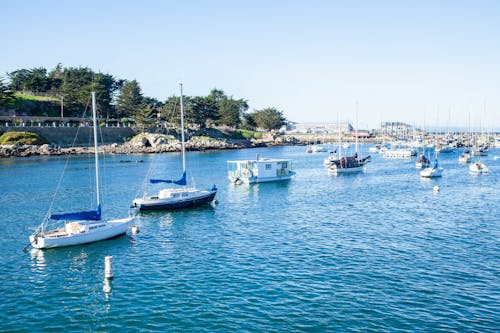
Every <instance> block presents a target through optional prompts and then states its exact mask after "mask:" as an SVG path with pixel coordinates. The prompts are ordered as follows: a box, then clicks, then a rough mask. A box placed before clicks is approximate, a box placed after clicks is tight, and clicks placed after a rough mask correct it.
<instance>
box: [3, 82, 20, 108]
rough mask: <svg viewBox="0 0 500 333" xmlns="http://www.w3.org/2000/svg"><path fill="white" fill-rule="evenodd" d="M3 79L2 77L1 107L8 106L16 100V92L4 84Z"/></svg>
mask: <svg viewBox="0 0 500 333" xmlns="http://www.w3.org/2000/svg"><path fill="white" fill-rule="evenodd" d="M3 80H4V79H3V78H2V77H0V105H7V104H9V103H11V102H13V101H15V100H16V97H15V96H14V92H13V91H12V90H11V89H10V87H9V86H8V85H7V84H6V83H4V82H3Z"/></svg>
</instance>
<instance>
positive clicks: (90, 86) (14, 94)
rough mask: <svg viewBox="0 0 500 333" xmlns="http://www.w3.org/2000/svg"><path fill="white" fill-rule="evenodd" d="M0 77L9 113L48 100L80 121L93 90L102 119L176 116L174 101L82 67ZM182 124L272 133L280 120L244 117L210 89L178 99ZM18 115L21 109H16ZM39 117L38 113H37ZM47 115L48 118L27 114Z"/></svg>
mask: <svg viewBox="0 0 500 333" xmlns="http://www.w3.org/2000/svg"><path fill="white" fill-rule="evenodd" d="M7 78H8V80H5V79H3V80H2V79H1V78H0V106H2V105H3V106H4V107H5V108H14V109H16V105H17V106H18V107H19V103H17V104H16V99H20V98H22V96H23V95H37V96H46V97H52V98H53V103H54V104H56V103H57V105H59V104H60V103H62V104H63V106H64V116H68V117H69V116H73V117H79V116H81V114H82V112H83V110H85V108H87V107H88V104H89V98H90V92H91V91H95V92H96V96H97V103H98V105H99V109H100V113H101V116H103V117H105V118H107V119H124V118H129V119H130V118H131V119H133V120H134V121H135V122H136V123H138V124H148V123H154V122H157V121H159V120H167V121H175V120H176V118H177V119H178V117H179V112H178V111H179V97H178V96H175V95H173V96H171V97H169V98H168V99H167V100H166V101H164V102H162V101H159V100H158V99H156V98H152V97H147V96H144V95H143V93H142V90H141V87H140V84H139V82H137V81H136V80H131V81H129V80H123V79H118V78H115V77H113V76H112V75H110V74H103V73H95V72H94V71H92V70H91V69H89V68H87V67H78V68H75V67H68V68H66V67H63V66H62V65H61V64H58V65H57V66H56V67H55V68H54V69H53V70H51V71H48V70H47V69H45V68H43V67H39V68H32V69H19V70H16V71H13V72H10V73H7ZM184 111H185V120H186V122H187V123H189V124H190V125H195V126H198V127H200V128H206V127H211V126H229V127H232V128H243V129H256V128H261V129H266V130H271V129H277V128H279V127H280V126H282V125H283V124H284V123H285V121H286V119H285V117H284V116H283V113H282V112H281V111H279V110H277V109H276V108H272V107H269V108H264V109H262V110H254V111H252V112H249V106H248V102H247V100H245V99H234V98H233V97H232V96H227V95H226V94H225V93H224V91H222V90H219V89H213V90H212V91H211V92H210V93H209V94H208V95H207V96H184ZM16 112H18V113H20V114H22V113H23V110H16ZM42 112H43V111H42ZM32 115H35V116H47V115H48V114H46V113H45V114H32Z"/></svg>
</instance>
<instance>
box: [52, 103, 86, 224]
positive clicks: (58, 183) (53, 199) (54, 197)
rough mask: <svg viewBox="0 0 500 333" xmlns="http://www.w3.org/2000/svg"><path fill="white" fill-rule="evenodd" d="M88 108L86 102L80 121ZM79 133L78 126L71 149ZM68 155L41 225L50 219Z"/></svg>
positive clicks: (66, 165) (66, 166)
mask: <svg viewBox="0 0 500 333" xmlns="http://www.w3.org/2000/svg"><path fill="white" fill-rule="evenodd" d="M88 107H89V100H87V105H86V106H85V109H84V110H83V113H82V116H81V117H80V121H82V120H83V119H85V114H86V113H87V109H88ZM79 132H80V126H78V128H77V129H76V134H75V137H74V138H73V143H72V144H71V147H75V144H76V139H77V138H78V133H79ZM70 155H71V154H68V155H66V161H65V163H64V168H63V171H62V172H61V175H60V176H59V181H58V182H57V186H56V190H55V192H54V195H53V196H52V201H51V203H50V205H49V210H48V211H47V214H46V215H45V218H44V221H43V224H46V222H47V221H48V220H49V219H50V215H51V212H52V208H53V207H54V202H55V201H56V197H57V195H58V193H59V191H60V189H61V184H62V180H63V177H64V174H65V173H66V169H67V168H68V164H69V158H70ZM43 224H42V225H43Z"/></svg>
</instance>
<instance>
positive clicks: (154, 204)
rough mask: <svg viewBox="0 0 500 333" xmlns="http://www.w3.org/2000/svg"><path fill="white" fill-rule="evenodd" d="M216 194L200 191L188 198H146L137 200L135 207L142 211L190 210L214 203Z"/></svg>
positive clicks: (214, 192)
mask: <svg viewBox="0 0 500 333" xmlns="http://www.w3.org/2000/svg"><path fill="white" fill-rule="evenodd" d="M216 194H217V191H200V193H197V194H195V195H190V196H189V197H187V198H182V197H181V198H158V197H149V198H147V197H146V198H140V199H135V200H134V203H133V206H134V207H137V208H139V210H141V211H143V210H169V209H181V208H190V207H196V206H201V205H204V204H208V203H210V202H212V201H213V200H214V198H215V195H216Z"/></svg>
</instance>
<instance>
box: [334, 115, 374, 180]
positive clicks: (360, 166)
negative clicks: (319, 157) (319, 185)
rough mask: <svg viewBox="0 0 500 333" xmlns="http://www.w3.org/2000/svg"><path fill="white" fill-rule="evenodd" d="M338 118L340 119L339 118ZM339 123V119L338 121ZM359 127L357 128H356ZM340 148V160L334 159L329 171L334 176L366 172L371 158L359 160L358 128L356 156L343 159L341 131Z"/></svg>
mask: <svg viewBox="0 0 500 333" xmlns="http://www.w3.org/2000/svg"><path fill="white" fill-rule="evenodd" d="M337 118H338V117H337ZM337 122H338V119H337ZM356 127H357V126H356ZM338 140H339V147H338V158H337V159H332V161H331V163H330V166H329V167H328V171H329V172H331V173H333V174H339V173H356V172H363V171H365V164H366V163H368V162H370V160H371V156H367V157H365V158H363V159H359V158H358V129H357V128H356V152H355V154H354V156H348V157H343V156H342V148H341V147H342V143H341V141H342V137H341V135H340V129H339V138H338Z"/></svg>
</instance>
